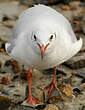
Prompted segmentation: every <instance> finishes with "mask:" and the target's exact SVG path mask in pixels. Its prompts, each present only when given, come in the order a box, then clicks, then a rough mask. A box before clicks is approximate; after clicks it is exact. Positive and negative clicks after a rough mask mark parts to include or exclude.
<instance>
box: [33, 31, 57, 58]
mask: <svg viewBox="0 0 85 110" xmlns="http://www.w3.org/2000/svg"><path fill="white" fill-rule="evenodd" d="M55 40H56V34H55V32H48V31H46V30H45V31H41V30H36V31H34V32H32V34H31V42H32V43H31V44H32V48H33V50H34V51H35V52H36V53H37V54H39V55H40V56H41V59H43V58H44V56H45V55H48V54H50V53H52V52H53V50H54V49H55Z"/></svg>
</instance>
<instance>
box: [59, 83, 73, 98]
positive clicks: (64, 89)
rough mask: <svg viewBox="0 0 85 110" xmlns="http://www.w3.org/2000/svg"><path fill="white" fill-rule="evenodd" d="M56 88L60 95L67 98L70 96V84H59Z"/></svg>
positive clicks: (71, 92)
mask: <svg viewBox="0 0 85 110" xmlns="http://www.w3.org/2000/svg"><path fill="white" fill-rule="evenodd" d="M58 88H59V89H60V91H61V93H62V94H65V95H66V96H67V97H69V96H72V94H73V91H72V87H71V85H70V84H60V85H58Z"/></svg>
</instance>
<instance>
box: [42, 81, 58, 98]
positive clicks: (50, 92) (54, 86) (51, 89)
mask: <svg viewBox="0 0 85 110" xmlns="http://www.w3.org/2000/svg"><path fill="white" fill-rule="evenodd" d="M50 86H51V87H50ZM49 88H50V90H49V91H48V96H51V94H52V92H53V91H54V90H55V89H58V88H57V86H56V84H55V83H53V82H52V83H51V84H49V85H47V86H46V87H44V89H49ZM58 91H59V90H58Z"/></svg>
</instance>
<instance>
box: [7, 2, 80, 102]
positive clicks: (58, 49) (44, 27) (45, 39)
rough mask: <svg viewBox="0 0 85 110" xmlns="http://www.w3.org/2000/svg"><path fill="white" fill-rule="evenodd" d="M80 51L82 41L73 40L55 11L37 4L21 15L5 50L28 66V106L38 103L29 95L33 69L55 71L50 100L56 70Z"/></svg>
mask: <svg viewBox="0 0 85 110" xmlns="http://www.w3.org/2000/svg"><path fill="white" fill-rule="evenodd" d="M81 47H82V39H81V38H80V39H79V40H77V39H76V36H75V34H74V32H73V30H72V27H71V24H70V23H69V21H68V20H67V19H66V18H65V17H64V16H63V15H61V14H60V13H59V12H57V11H56V10H54V9H52V8H50V7H48V6H45V5H41V4H39V5H36V6H34V7H31V8H29V9H26V10H25V11H24V12H23V13H22V14H21V15H20V17H19V20H18V21H17V23H16V24H15V26H14V28H13V31H12V36H11V38H10V40H9V41H8V43H6V45H5V48H6V51H7V53H8V55H9V56H11V57H12V58H14V59H16V60H17V61H19V62H21V63H22V64H24V65H27V66H28V70H27V80H28V87H29V96H28V98H27V100H26V102H27V103H30V104H33V103H35V104H38V103H40V102H39V101H38V100H36V99H35V98H33V96H32V94H31V80H32V77H31V71H32V69H33V68H36V69H38V70H45V69H49V68H54V73H53V79H52V82H51V88H50V90H49V92H48V96H50V95H51V94H52V92H53V90H54V89H55V88H56V84H55V77H56V66H57V65H59V64H61V63H63V62H65V61H67V60H68V59H70V58H71V57H72V56H74V55H75V54H76V53H77V52H78V51H79V50H80V49H81ZM49 85H50V84H49ZM49 85H47V86H46V87H45V89H46V88H49V87H50V86H49Z"/></svg>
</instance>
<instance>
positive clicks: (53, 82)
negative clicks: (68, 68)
mask: <svg viewBox="0 0 85 110" xmlns="http://www.w3.org/2000/svg"><path fill="white" fill-rule="evenodd" d="M55 77H56V67H54V73H53V79H52V83H51V88H50V84H49V85H47V86H46V87H45V88H44V89H48V88H50V90H49V92H48V96H51V94H52V92H53V90H54V89H55V88H57V87H56V84H55Z"/></svg>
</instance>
